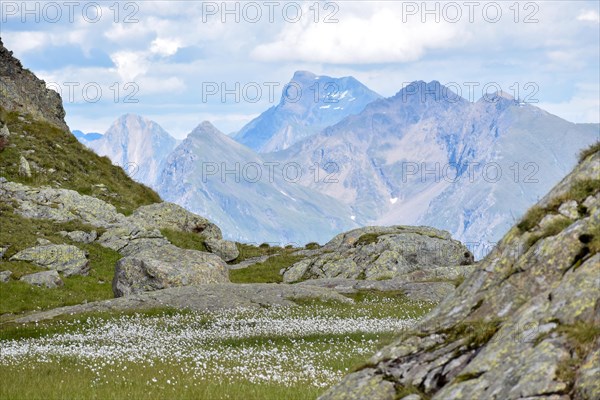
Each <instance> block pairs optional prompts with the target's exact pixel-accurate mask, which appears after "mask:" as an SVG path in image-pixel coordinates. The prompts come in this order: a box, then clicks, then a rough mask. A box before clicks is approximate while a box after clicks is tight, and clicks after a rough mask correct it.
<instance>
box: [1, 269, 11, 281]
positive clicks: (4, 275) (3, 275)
mask: <svg viewBox="0 0 600 400" xmlns="http://www.w3.org/2000/svg"><path fill="white" fill-rule="evenodd" d="M11 275H12V272H11V271H0V283H6V282H8V281H9V280H10V276H11Z"/></svg>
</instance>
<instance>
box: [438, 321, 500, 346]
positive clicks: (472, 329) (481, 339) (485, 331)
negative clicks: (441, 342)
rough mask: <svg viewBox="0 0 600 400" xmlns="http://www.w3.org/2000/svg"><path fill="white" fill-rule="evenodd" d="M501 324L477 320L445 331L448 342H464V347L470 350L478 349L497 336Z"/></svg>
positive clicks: (462, 323) (459, 324)
mask: <svg viewBox="0 0 600 400" xmlns="http://www.w3.org/2000/svg"><path fill="white" fill-rule="evenodd" d="M501 323H502V321H501V320H492V321H484V320H476V321H468V322H461V323H458V324H456V325H454V326H453V327H451V328H449V329H447V330H445V331H444V333H445V334H446V342H456V341H458V340H464V345H465V346H467V347H468V348H469V349H478V348H480V347H481V346H483V345H485V344H486V343H487V342H488V341H489V340H490V339H491V338H492V336H494V335H495V334H496V332H497V331H498V329H500V325H501Z"/></svg>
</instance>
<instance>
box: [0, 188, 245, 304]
mask: <svg viewBox="0 0 600 400" xmlns="http://www.w3.org/2000/svg"><path fill="white" fill-rule="evenodd" d="M0 200H2V201H5V202H7V203H9V204H12V207H14V210H15V212H16V213H18V214H20V215H22V216H24V217H26V218H39V219H50V220H54V221H57V222H68V221H78V222H83V223H86V224H88V225H91V226H94V227H96V228H101V229H103V230H104V233H103V234H102V235H101V236H100V237H99V238H97V239H96V237H97V234H96V232H95V231H92V232H90V233H87V232H83V231H72V232H66V231H64V232H60V234H61V235H62V236H65V237H68V238H69V239H71V240H73V241H75V242H81V243H90V242H94V241H96V242H97V243H98V244H100V245H102V246H104V247H107V248H110V249H112V250H115V251H118V252H119V253H120V254H122V255H123V256H124V258H123V259H121V260H120V261H119V262H118V263H117V265H116V272H115V277H114V282H113V291H114V293H115V296H125V295H130V294H134V293H139V292H142V291H150V290H159V289H164V288H168V287H174V286H186V285H197V284H204V283H223V282H228V281H229V278H228V276H229V275H228V274H229V273H228V268H227V265H226V264H225V262H224V261H223V259H222V258H220V257H223V258H224V259H226V260H227V261H229V260H232V259H234V258H236V257H237V256H238V254H239V252H238V250H237V247H236V246H235V243H232V242H227V241H224V240H222V239H221V237H222V236H221V230H220V229H219V227H218V226H216V225H215V224H213V223H211V222H210V221H208V220H207V219H205V218H202V217H200V216H198V215H196V214H193V213H191V212H189V211H187V210H185V209H183V208H182V207H179V206H177V205H175V204H172V203H157V204H152V205H149V206H142V207H139V208H138V209H137V210H135V211H134V212H133V214H132V215H130V216H128V217H126V216H124V215H123V214H120V213H119V212H117V210H116V208H115V207H114V206H112V205H110V204H108V203H106V202H104V201H102V200H100V199H97V198H95V197H91V196H86V195H81V194H79V193H77V192H75V191H73V190H66V189H53V188H48V187H42V188H32V187H29V186H26V185H23V184H19V183H14V182H8V181H4V182H2V183H0ZM159 229H169V230H175V231H181V232H188V233H192V234H197V235H199V236H202V237H204V238H206V240H207V241H208V242H209V244H210V247H209V248H210V249H211V250H212V252H214V253H215V254H211V253H205V252H201V251H195V250H187V249H180V248H178V247H176V246H174V245H172V244H171V243H170V242H169V240H167V239H166V238H165V237H164V236H163V235H162V234H161V232H160V230H159ZM11 260H15V261H19V260H20V261H29V262H32V263H34V264H36V265H38V266H41V267H44V268H49V269H53V270H56V271H58V272H61V273H62V274H63V275H64V276H65V277H68V276H71V275H82V274H86V273H87V271H88V262H87V258H86V256H85V253H84V252H83V251H82V250H80V249H79V248H78V247H76V246H72V245H54V244H49V243H42V244H41V245H39V246H36V247H33V248H29V249H25V250H22V251H20V252H18V253H17V254H15V255H14V256H13V257H11Z"/></svg>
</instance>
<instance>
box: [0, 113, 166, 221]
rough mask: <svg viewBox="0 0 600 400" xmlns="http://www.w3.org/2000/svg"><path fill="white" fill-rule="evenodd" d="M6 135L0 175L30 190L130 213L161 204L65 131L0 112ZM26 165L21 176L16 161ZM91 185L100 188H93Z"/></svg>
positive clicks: (149, 190) (108, 161) (150, 191)
mask: <svg viewBox="0 0 600 400" xmlns="http://www.w3.org/2000/svg"><path fill="white" fill-rule="evenodd" d="M1 123H6V124H7V126H8V129H9V130H10V132H11V135H10V137H9V143H8V144H7V145H6V147H5V148H4V150H2V151H1V152H0V176H3V177H5V178H6V179H8V180H9V181H13V182H20V183H23V184H26V185H30V186H51V187H55V188H63V189H72V190H76V191H77V192H79V193H81V194H87V195H91V196H94V197H97V198H99V199H101V200H104V201H106V202H108V203H110V204H112V205H114V206H115V207H117V209H118V210H119V212H122V213H125V214H129V213H131V212H132V211H133V210H134V209H136V208H137V207H139V206H141V205H146V204H152V203H156V202H159V201H161V200H160V197H159V196H158V194H156V192H154V191H153V190H152V189H150V188H148V187H146V186H144V185H142V184H140V183H137V182H135V181H133V180H132V179H131V178H130V177H129V176H127V174H126V173H125V172H124V171H123V169H121V168H120V167H117V166H114V165H112V162H111V161H110V160H109V159H108V158H107V157H100V156H98V155H97V154H96V153H94V152H92V151H91V150H88V149H87V148H86V147H85V146H83V145H82V144H81V143H79V142H78V141H77V139H76V138H75V137H74V136H73V135H72V134H71V133H69V132H65V131H62V130H61V129H59V128H57V127H55V126H54V125H52V124H49V123H47V122H44V121H39V120H32V119H31V118H27V117H25V118H23V117H21V118H20V117H19V114H18V113H15V112H6V111H5V110H4V109H2V108H0V124H1ZM21 155H23V156H24V157H25V158H26V159H27V160H28V161H29V162H30V164H31V163H32V162H33V163H35V164H36V165H37V166H38V167H39V170H37V169H36V168H34V167H33V165H32V168H31V172H32V176H31V178H27V177H24V176H20V175H19V173H18V171H19V158H20V156H21ZM95 185H104V187H105V188H103V187H102V186H95Z"/></svg>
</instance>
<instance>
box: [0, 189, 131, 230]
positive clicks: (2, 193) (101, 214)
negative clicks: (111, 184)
mask: <svg viewBox="0 0 600 400" xmlns="http://www.w3.org/2000/svg"><path fill="white" fill-rule="evenodd" d="M0 200H2V201H7V202H12V203H14V204H15V212H17V213H18V214H20V215H22V216H23V217H25V218H39V219H51V220H54V221H57V222H67V221H75V220H76V221H81V222H84V223H86V224H90V225H93V226H96V227H102V228H106V227H108V226H111V225H112V224H115V223H119V222H124V220H125V216H123V215H122V214H119V213H118V212H117V209H116V208H115V207H114V206H113V205H111V204H108V203H106V202H105V201H102V200H100V199H97V198H95V197H92V196H87V195H82V194H79V193H78V192H76V191H74V190H68V189H54V188H50V187H41V188H35V187H31V186H27V185H23V184H20V183H16V182H3V183H0Z"/></svg>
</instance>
